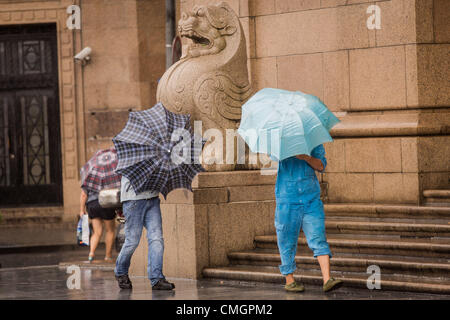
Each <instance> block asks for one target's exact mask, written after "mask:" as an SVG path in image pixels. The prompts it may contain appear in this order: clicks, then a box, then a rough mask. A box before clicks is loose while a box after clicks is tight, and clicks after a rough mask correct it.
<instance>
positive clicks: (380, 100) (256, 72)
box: [181, 0, 450, 204]
mask: <svg viewBox="0 0 450 320" xmlns="http://www.w3.org/2000/svg"><path fill="white" fill-rule="evenodd" d="M216 2H220V1H214V0H212V1H207V0H203V1H199V0H185V1H181V10H182V11H183V10H185V9H189V8H191V7H192V6H193V5H194V4H205V3H216ZM228 3H229V4H230V5H231V6H232V7H233V9H234V10H235V11H236V12H237V13H238V14H239V16H240V19H241V22H242V23H243V25H244V29H245V32H246V36H247V43H248V53H249V54H248V56H249V68H250V69H251V74H252V82H253V85H254V86H255V88H256V89H261V88H264V87H276V88H283V89H288V90H300V91H303V92H306V93H310V94H314V95H316V96H318V97H319V98H320V99H321V100H322V101H324V103H325V104H326V105H327V106H328V107H329V108H330V109H331V110H332V111H334V112H335V113H336V114H337V115H338V116H339V117H341V119H342V120H343V122H342V124H340V125H339V126H338V127H336V129H335V130H334V131H333V135H334V137H335V138H336V140H335V142H334V143H332V144H327V145H326V150H327V153H328V157H329V167H328V168H327V172H326V174H324V176H323V181H325V182H328V183H329V192H328V198H329V201H331V202H378V203H415V204H419V203H420V201H421V198H422V191H423V190H424V189H429V188H445V187H449V185H450V182H449V171H450V168H449V163H448V161H446V160H445V159H448V158H449V157H450V150H449V147H448V145H450V139H449V136H448V135H449V125H450V114H449V108H448V106H449V105H450V59H448V56H449V52H450V44H449V34H450V25H449V24H448V15H449V12H450V2H449V1H445V0H434V1H433V0H390V1H368V0H353V1H346V0H306V1H305V0H240V1H239V0H233V1H228ZM374 4H375V5H377V6H379V8H380V10H381V29H380V30H376V29H375V30H369V28H368V27H367V23H366V22H367V20H368V18H369V16H370V14H368V13H367V9H368V7H369V6H370V5H374ZM430 152H431V153H430ZM342 186H345V187H344V188H342Z"/></svg>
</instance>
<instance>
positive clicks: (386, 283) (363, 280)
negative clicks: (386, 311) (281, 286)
mask: <svg viewBox="0 0 450 320" xmlns="http://www.w3.org/2000/svg"><path fill="white" fill-rule="evenodd" d="M331 274H332V276H333V277H335V278H339V279H342V280H344V285H345V286H350V287H362V288H367V279H368V277H369V275H368V274H367V273H357V272H348V273H344V272H336V271H333V272H332V273H331ZM203 275H204V276H205V277H207V278H216V279H227V280H240V281H263V282H275V283H283V280H284V277H283V276H282V275H281V274H280V272H279V269H278V268H277V267H256V266H230V267H221V268H205V269H204V270H203ZM294 277H295V279H296V281H300V282H303V283H305V284H317V285H321V284H322V277H321V274H320V272H319V271H317V272H315V271H304V270H297V271H296V272H295V273H294ZM381 289H383V290H396V291H413V292H427V293H439V294H448V293H450V282H449V281H448V280H440V279H430V278H425V277H414V276H401V275H391V276H389V275H383V274H382V275H381Z"/></svg>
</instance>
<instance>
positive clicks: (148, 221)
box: [144, 198, 165, 286]
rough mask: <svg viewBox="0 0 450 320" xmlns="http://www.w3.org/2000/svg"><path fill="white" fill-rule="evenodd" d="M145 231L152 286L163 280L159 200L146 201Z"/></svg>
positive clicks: (162, 240) (148, 269) (162, 247)
mask: <svg viewBox="0 0 450 320" xmlns="http://www.w3.org/2000/svg"><path fill="white" fill-rule="evenodd" d="M144 224H145V228H146V229H147V242H148V265H147V273H148V278H149V279H150V282H151V284H152V286H155V285H156V284H157V283H158V282H159V281H160V280H165V277H164V274H163V272H162V269H163V257H164V238H163V230H162V218H161V208H160V200H159V198H153V199H150V200H147V202H146V208H145V218H144Z"/></svg>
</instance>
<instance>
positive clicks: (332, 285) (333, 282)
mask: <svg viewBox="0 0 450 320" xmlns="http://www.w3.org/2000/svg"><path fill="white" fill-rule="evenodd" d="M343 284H344V282H342V280H339V279H334V278H330V280H328V281H327V283H325V284H324V285H323V292H330V291H332V290H336V289H339V288H340V287H342V285H343Z"/></svg>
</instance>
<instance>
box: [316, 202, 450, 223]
mask: <svg viewBox="0 0 450 320" xmlns="http://www.w3.org/2000/svg"><path fill="white" fill-rule="evenodd" d="M324 207H325V212H326V216H327V217H351V218H360V217H367V218H381V219H384V218H398V219H427V220H428V219H447V220H449V219H450V207H426V206H413V205H385V204H353V203H352V204H347V203H342V204H341V203H339V204H334V203H333V204H325V206H324ZM428 221H430V220H428Z"/></svg>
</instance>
